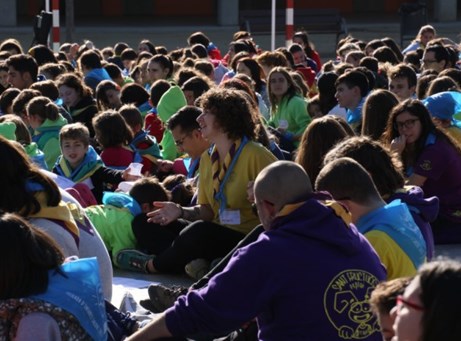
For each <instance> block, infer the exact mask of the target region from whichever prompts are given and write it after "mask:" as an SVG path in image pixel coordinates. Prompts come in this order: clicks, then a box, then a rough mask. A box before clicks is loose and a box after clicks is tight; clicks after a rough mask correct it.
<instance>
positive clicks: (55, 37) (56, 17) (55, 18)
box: [51, 0, 61, 52]
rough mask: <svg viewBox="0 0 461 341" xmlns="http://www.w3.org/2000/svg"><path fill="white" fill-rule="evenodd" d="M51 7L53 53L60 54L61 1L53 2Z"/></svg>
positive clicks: (54, 0) (53, 0)
mask: <svg viewBox="0 0 461 341" xmlns="http://www.w3.org/2000/svg"><path fill="white" fill-rule="evenodd" d="M51 7H52V9H53V51H54V52H59V46H60V43H61V40H60V36H59V34H60V32H59V0H52V3H51Z"/></svg>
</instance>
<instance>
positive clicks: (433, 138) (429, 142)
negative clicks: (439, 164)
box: [405, 133, 437, 177]
mask: <svg viewBox="0 0 461 341" xmlns="http://www.w3.org/2000/svg"><path fill="white" fill-rule="evenodd" d="M436 140H437V137H436V136H435V135H434V134H433V133H429V134H427V137H426V142H425V143H424V146H425V147H427V146H430V145H433V144H434V143H435V141H436ZM413 172H414V168H413V167H408V169H407V170H406V172H405V173H406V175H407V177H409V176H410V175H412V174H413Z"/></svg>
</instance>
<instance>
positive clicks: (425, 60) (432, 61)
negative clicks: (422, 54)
mask: <svg viewBox="0 0 461 341" xmlns="http://www.w3.org/2000/svg"><path fill="white" fill-rule="evenodd" d="M419 62H420V63H421V65H429V64H434V63H438V61H437V60H427V59H420V60H419Z"/></svg>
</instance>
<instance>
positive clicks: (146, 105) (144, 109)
mask: <svg viewBox="0 0 461 341" xmlns="http://www.w3.org/2000/svg"><path fill="white" fill-rule="evenodd" d="M151 108H152V106H151V105H150V104H149V101H146V102H144V103H143V104H141V105H140V106H139V107H138V109H139V111H140V112H146V113H147V112H150V110H151Z"/></svg>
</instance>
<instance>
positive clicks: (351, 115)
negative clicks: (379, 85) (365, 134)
mask: <svg viewBox="0 0 461 341" xmlns="http://www.w3.org/2000/svg"><path fill="white" fill-rule="evenodd" d="M365 99H366V96H365V97H362V99H361V100H360V102H359V104H358V105H357V108H355V109H354V110H350V109H347V123H349V124H354V123H356V122H359V121H360V120H361V119H362V107H363V103H365Z"/></svg>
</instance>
